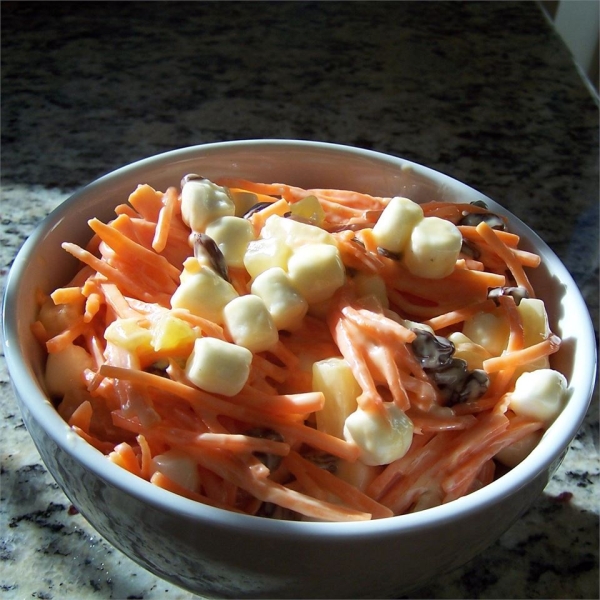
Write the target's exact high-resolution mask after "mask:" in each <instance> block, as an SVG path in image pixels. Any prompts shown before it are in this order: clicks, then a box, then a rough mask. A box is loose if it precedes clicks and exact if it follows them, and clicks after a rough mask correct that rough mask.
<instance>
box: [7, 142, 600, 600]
mask: <svg viewBox="0 0 600 600" xmlns="http://www.w3.org/2000/svg"><path fill="white" fill-rule="evenodd" d="M188 173H198V174H201V175H203V176H205V177H208V178H218V177H224V176H227V177H241V178H247V179H251V180H255V181H265V182H284V183H289V184H292V185H298V186H302V187H306V188H308V187H336V188H343V189H353V190H357V191H362V192H367V193H370V194H373V195H381V196H392V195H405V196H408V197H410V198H411V199H413V200H415V201H419V202H425V201H428V200H444V201H461V202H472V201H474V200H484V201H486V202H487V203H488V205H489V206H490V208H491V209H492V210H494V211H495V212H498V213H501V214H503V215H506V216H509V218H510V221H511V230H512V231H514V232H516V233H517V234H519V235H520V236H521V237H522V242H523V243H522V247H523V248H524V249H527V250H532V251H535V252H537V253H538V254H540V255H541V256H542V266H541V267H540V268H539V269H537V270H535V271H534V272H533V273H532V275H531V280H532V282H533V284H534V286H535V287H536V289H537V290H538V292H539V294H540V296H541V297H542V298H544V299H545V301H546V304H547V308H548V312H549V314H550V316H551V326H552V329H553V331H555V332H556V333H557V334H558V335H560V336H561V337H562V338H563V348H562V349H561V351H560V352H559V353H558V354H557V355H556V356H555V361H554V366H555V368H559V369H560V370H561V371H563V372H564V373H565V375H567V377H568V379H569V381H570V382H571V385H570V390H571V398H570V402H569V403H568V404H567V406H566V408H565V410H564V411H563V413H562V414H561V415H560V416H559V418H558V419H557V421H556V422H555V424H554V425H553V426H552V427H551V428H550V429H549V430H548V432H547V434H546V435H545V436H544V438H543V439H542V441H541V442H540V444H539V446H538V447H537V448H536V449H535V450H534V451H533V452H532V454H531V455H530V456H529V457H528V458H527V460H525V461H524V462H523V463H521V464H520V465H518V466H517V467H516V468H515V469H513V470H512V471H511V472H509V473H508V474H506V475H504V476H503V477H502V478H500V479H499V480H498V481H496V482H494V483H492V484H491V485H489V486H487V487H486V488H484V489H482V490H480V491H478V492H476V493H473V494H471V495H470V496H468V497H465V498H461V499H459V500H456V501H455V502H452V503H449V504H447V505H445V506H442V507H438V508H434V509H430V510H428V511H425V512H424V513H417V514H414V515H406V516H402V517H395V518H392V519H386V520H382V521H373V522H369V523H288V522H277V521H269V520H266V519H257V518H254V517H246V516H243V515H234V514H231V513H227V512H225V511H220V510H218V509H212V508H210V507H205V506H201V505H198V504H196V503H193V502H191V501H189V500H186V499H184V498H179V497H176V496H174V495H172V494H170V493H169V492H166V491H164V490H160V489H158V488H156V487H155V486H152V485H151V484H149V483H147V482H144V481H140V480H139V479H137V478H135V477H134V476H133V475H130V474H129V473H127V472H125V471H124V470H122V469H120V468H119V467H117V466H115V465H113V464H111V463H109V461H106V460H105V459H104V458H103V457H102V455H101V454H100V453H99V452H97V451H96V450H94V449H93V448H91V447H90V446H88V445H87V444H86V443H85V442H84V441H83V440H82V439H80V438H79V437H78V436H77V435H75V434H73V433H72V432H71V431H70V430H69V428H68V426H67V425H66V424H65V423H64V422H63V421H62V419H61V418H60V417H59V416H58V414H57V413H56V411H55V410H54V407H53V406H52V404H51V403H50V402H49V401H48V400H47V399H46V398H45V396H44V392H43V384H42V383H41V381H42V373H43V362H44V357H43V353H42V352H41V351H40V349H39V347H38V345H37V342H36V341H35V339H34V338H33V336H32V334H31V332H30V329H29V326H30V323H32V322H33V321H34V320H35V317H36V310H37V307H36V305H35V293H34V292H35V290H36V289H37V288H41V289H42V290H44V291H46V292H49V291H51V290H53V289H55V288H56V287H58V286H60V285H64V284H65V283H66V282H67V281H68V278H69V276H70V275H71V274H72V273H74V271H75V269H76V262H75V261H71V260H70V258H69V257H68V256H66V253H65V252H64V250H62V248H61V243H62V242H64V241H71V242H75V243H79V244H84V243H85V242H87V240H88V239H89V238H90V237H91V233H90V230H89V229H88V227H87V220H88V219H90V218H92V217H98V218H100V219H102V220H109V219H110V218H111V217H112V216H113V214H114V213H113V208H114V207H115V206H116V205H117V204H119V203H122V202H123V201H124V200H125V199H126V198H127V197H128V195H129V194H130V193H131V192H132V191H133V190H134V189H135V187H136V186H137V185H138V184H140V183H148V184H150V185H152V186H153V187H155V188H156V189H161V190H164V189H166V188H167V187H168V186H171V185H178V184H179V181H180V179H181V178H182V176H183V175H185V174H188ZM573 315H578V318H577V319H573V318H569V317H571V316H573ZM4 333H5V335H4V345H5V353H6V357H7V363H8V367H9V372H10V375H11V380H12V382H13V386H14V388H15V392H16V396H17V400H18V402H19V405H20V408H21V412H22V414H23V419H24V422H25V424H26V426H27V428H28V430H29V432H30V433H31V436H32V438H33V440H34V442H35V444H36V446H37V448H38V450H39V451H40V454H41V456H42V459H43V460H44V462H45V464H46V465H47V467H48V469H49V471H50V472H51V474H52V475H53V476H54V477H55V478H56V480H57V482H58V483H59V485H60V486H61V487H62V489H63V490H64V491H65V493H66V494H67V496H69V498H70V499H71V501H72V502H73V504H74V505H75V506H76V507H77V508H78V509H79V510H80V511H81V513H82V514H83V515H84V516H85V517H86V518H87V519H88V520H89V521H90V523H91V524H92V525H93V526H94V527H95V528H96V529H97V530H98V531H99V532H100V533H101V534H102V535H103V536H105V537H106V539H107V540H109V541H110V542H111V543H113V544H114V545H115V546H116V547H118V548H119V549H121V550H122V551H124V552H125V553H126V554H127V555H128V556H130V557H131V558H133V559H134V560H136V561H137V562H139V563H140V564H141V565H143V566H144V567H146V568H147V569H149V570H150V571H152V572H154V573H155V574H157V575H159V576H161V577H163V578H165V579H167V580H170V581H172V582H173V583H175V584H177V585H180V586H182V587H184V588H187V589H190V590H192V591H195V592H196V593H201V594H204V595H207V596H223V597H237V598H241V597H358V596H374V597H377V596H380V597H381V596H386V595H390V594H395V595H398V594H402V593H405V592H406V591H408V590H409V589H410V588H412V587H414V586H417V585H421V584H423V583H424V582H426V581H427V580H428V579H430V578H431V577H433V576H435V575H436V574H439V573H441V572H443V571H446V570H449V569H452V568H454V567H457V566H459V565H461V564H463V563H464V562H466V561H467V560H469V559H471V558H472V557H473V556H475V555H476V554H477V553H479V552H481V551H482V550H483V549H484V548H485V547H487V546H488V545H489V544H491V543H492V542H493V541H494V540H495V539H497V538H498V537H499V536H500V535H501V534H502V533H503V531H505V530H506V529H507V528H508V527H509V526H510V525H511V524H512V523H513V522H514V521H515V520H516V519H517V518H518V517H519V515H521V514H522V513H523V512H524V511H525V510H526V509H527V508H528V507H529V506H531V504H532V503H533V502H534V501H535V499H536V498H537V496H538V495H539V494H540V493H541V492H542V490H543V489H544V487H545V485H546V484H547V482H548V480H549V478H550V477H551V476H552V474H553V473H554V471H555V470H556V468H557V467H558V465H559V464H560V461H561V460H562V457H563V456H564V453H565V452H566V448H567V447H568V444H569V442H570V441H571V439H572V438H573V437H574V435H575V433H576V432H577V429H578V428H579V426H580V424H581V422H582V420H583V418H584V416H585V412H586V410H587V406H588V404H589V400H590V397H591V392H592V388H593V384H594V380H595V364H596V357H595V341H594V335H593V329H592V325H591V320H590V319H589V315H588V312H587V309H586V307H585V303H584V301H583V299H582V297H581V295H580V293H579V291H578V290H577V288H576V286H575V284H574V282H573V280H572V278H571V277H570V275H569V273H568V272H567V271H566V269H565V268H564V266H563V265H562V264H561V263H560V261H559V260H558V258H557V257H556V256H555V255H554V253H553V252H552V251H551V250H550V249H549V248H548V247H547V246H546V245H545V244H544V242H542V240H540V239H539V237H538V236H537V235H535V234H534V233H533V232H531V230H529V229H528V228H527V227H526V226H525V225H524V224H523V223H522V222H521V221H519V220H518V219H516V217H514V216H512V215H510V214H509V213H507V212H506V211H505V210H504V209H503V208H502V207H500V206H499V205H497V204H496V203H495V202H493V201H491V200H490V199H488V198H487V197H485V196H483V195H482V194H480V193H479V192H477V191H475V190H473V189H472V188H469V187H468V186H466V185H464V184H462V183H459V182H458V181H456V180H453V179H451V178H450V177H447V176H445V175H442V174H439V173H436V172H434V171H431V170H430V169H427V168H425V167H421V166H419V165H415V164H413V163H410V162H408V161H404V160H402V159H399V158H395V157H390V156H386V155H382V154H378V153H375V152H370V151H366V150H357V149H353V148H348V147H340V146H335V145H331V144H319V143H313V142H293V141H281V140H271V141H268V140H263V141H246V142H228V143H222V144H209V145H206V146H197V147H192V148H187V149H183V150H178V151H174V152H169V153H166V154H163V155H159V156H157V157H153V158H150V159H146V160H144V161H140V162H139V163H134V164H133V165H130V166H128V167H124V168H122V169H119V170H118V171H116V172H114V173H112V174H109V175H107V176H105V177H103V178H100V179H99V180H97V181H96V182H94V183H92V184H90V185H89V186H87V187H86V188H84V189H82V190H81V191H80V192H78V193H76V194H75V195H74V196H72V197H71V198H70V199H69V200H67V201H66V202H64V203H63V204H62V205H61V206H59V207H58V208H57V209H56V210H55V211H54V212H53V213H52V214H51V215H50V216H49V217H48V218H47V219H46V220H45V221H44V222H43V223H42V224H40V226H39V227H38V228H37V229H36V231H35V232H34V234H33V235H32V236H31V237H30V239H29V240H28V241H27V242H26V243H25V244H24V246H23V248H22V249H21V251H20V253H19V255H18V256H17V258H16V259H15V263H14V265H13V267H12V269H11V273H10V274H9V280H8V284H7V290H6V294H5V298H4Z"/></svg>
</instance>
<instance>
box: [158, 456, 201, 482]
mask: <svg viewBox="0 0 600 600" xmlns="http://www.w3.org/2000/svg"><path fill="white" fill-rule="evenodd" d="M152 467H153V469H154V471H159V472H160V473H162V474H163V475H166V476H167V477H168V478H169V479H170V480H171V481H174V482H175V483H178V484H179V485H180V486H182V487H184V488H186V489H188V490H191V491H192V492H195V491H197V490H198V485H199V483H200V478H199V477H198V467H197V465H196V461H195V460H194V459H193V458H192V457H191V456H189V455H188V454H186V453H185V452H182V451H181V450H167V451H166V452H164V453H163V454H157V455H156V456H154V458H153V459H152Z"/></svg>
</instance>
